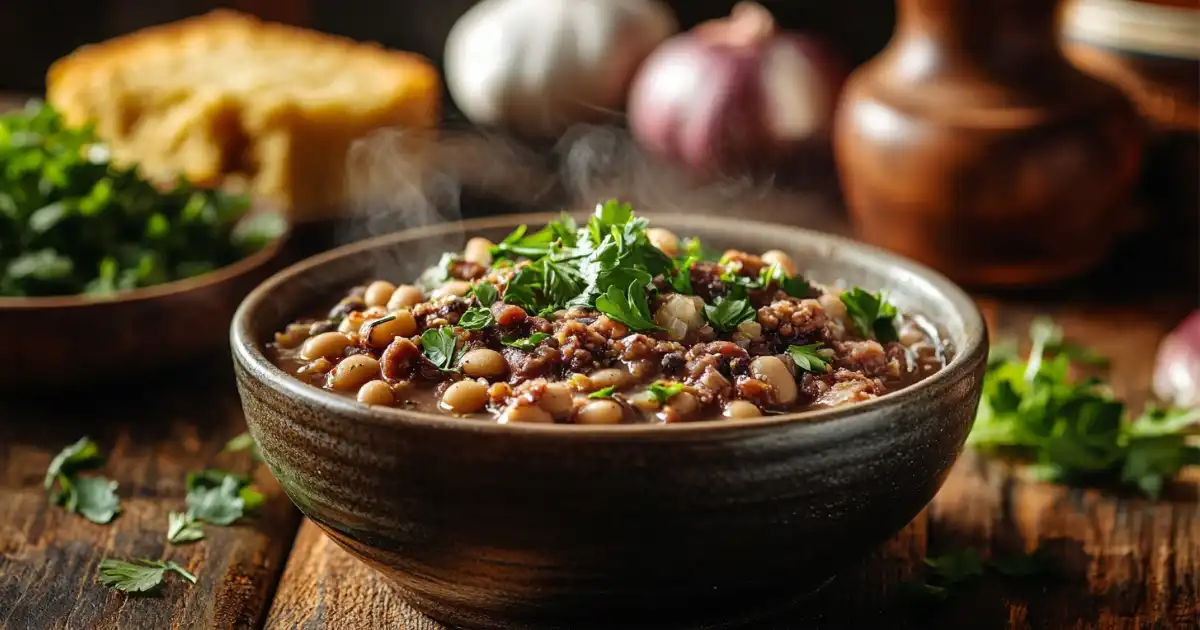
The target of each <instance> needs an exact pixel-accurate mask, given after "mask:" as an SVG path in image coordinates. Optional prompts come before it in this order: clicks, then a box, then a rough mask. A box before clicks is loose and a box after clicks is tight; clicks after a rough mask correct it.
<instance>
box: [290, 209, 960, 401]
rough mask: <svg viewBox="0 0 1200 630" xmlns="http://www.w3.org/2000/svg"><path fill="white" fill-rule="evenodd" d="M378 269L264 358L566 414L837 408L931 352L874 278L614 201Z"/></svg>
mask: <svg viewBox="0 0 1200 630" xmlns="http://www.w3.org/2000/svg"><path fill="white" fill-rule="evenodd" d="M393 280H397V279H375V280H373V281H371V282H369V283H367V284H365V285H363V286H358V287H354V288H352V289H350V290H349V292H348V293H347V294H346V295H345V297H344V298H342V299H341V301H339V302H338V303H337V304H336V305H334V306H333V308H332V309H331V310H330V311H329V312H328V313H326V314H323V315H322V316H319V317H312V318H307V319H302V320H300V321H296V322H294V323H292V324H289V325H288V326H287V327H286V329H285V330H283V331H281V332H278V333H276V334H275V339H274V342H273V343H270V344H269V354H270V355H271V359H272V361H273V362H274V363H275V364H276V365H277V366H279V367H280V368H282V369H284V370H285V371H287V372H289V373H292V374H294V375H296V376H297V377H298V378H300V379H302V380H304V381H306V382H308V383H311V384H312V385H314V386H317V387H322V388H324V389H327V390H330V391H333V392H337V393H340V394H343V395H346V396H353V397H356V398H357V400H358V401H359V402H361V403H364V404H367V405H378V406H391V407H403V408H408V409H418V410H423V411H433V410H440V411H442V412H444V413H446V414H452V415H456V416H468V417H477V418H480V419H485V420H494V421H496V422H500V423H509V422H541V423H564V424H622V423H647V422H649V423H675V422H690V421H697V420H715V419H720V418H726V419H733V420H736V419H742V418H753V417H758V416H762V415H767V414H779V413H791V412H796V411H803V410H807V409H819V408H829V407H837V406H841V405H847V404H853V403H856V402H859V401H864V400H869V399H872V398H876V397H878V396H882V395H884V394H886V393H888V392H890V391H894V390H896V389H900V388H903V387H906V386H908V385H911V384H912V383H915V382H917V381H919V380H921V379H923V378H925V377H927V376H929V375H930V374H933V373H934V372H937V371H938V370H940V369H942V367H943V366H944V365H945V362H946V357H945V354H946V348H945V347H944V344H943V343H942V342H941V341H940V339H939V336H938V335H937V332H936V329H935V328H934V327H933V326H931V325H930V324H929V323H928V322H927V321H924V320H923V318H921V317H919V316H910V315H907V314H903V313H899V312H898V311H897V309H896V308H895V307H894V306H893V305H892V304H890V303H889V302H888V301H887V296H886V295H884V294H881V293H872V292H869V291H866V290H864V289H862V288H859V287H850V288H842V287H839V286H836V285H822V284H818V283H816V282H813V281H811V280H810V279H807V278H804V277H802V276H801V275H800V274H798V270H797V263H796V261H793V260H792V259H791V257H790V256H789V255H788V254H786V253H784V252H782V251H778V250H772V251H768V252H763V253H761V254H758V255H754V254H750V253H746V252H741V251H735V250H729V251H725V252H724V253H723V254H714V253H711V252H709V251H707V250H706V249H705V248H704V246H703V245H702V244H701V243H700V242H699V241H698V240H696V239H682V238H679V237H678V236H676V235H675V234H673V233H671V232H670V231H667V230H665V229H662V228H656V227H650V226H649V224H648V221H647V220H646V219H644V218H641V217H638V216H636V215H635V214H634V212H633V210H632V208H630V207H629V205H628V204H622V203H619V202H616V201H609V202H606V203H602V204H600V205H598V206H597V208H596V212H595V213H594V214H593V215H592V216H591V217H590V218H589V220H588V222H587V223H586V224H585V225H582V226H578V225H576V223H575V221H574V220H573V219H572V218H571V217H570V216H568V215H566V214H564V215H563V216H562V217H561V218H560V219H558V220H555V221H552V222H551V223H550V224H549V225H547V226H545V227H544V228H542V229H540V230H537V231H531V230H529V229H528V228H527V227H526V226H521V227H520V228H518V229H517V230H515V231H514V232H513V233H512V234H510V235H509V236H508V237H507V238H505V239H504V240H503V241H501V242H500V243H492V242H490V241H488V240H487V239H484V238H472V239H471V240H470V241H468V242H467V244H466V247H465V249H464V250H463V251H462V252H458V253H448V254H445V255H443V257H442V259H441V261H440V262H439V263H438V264H437V265H436V266H434V267H432V268H430V269H428V270H427V271H426V272H425V273H424V274H422V275H421V277H420V278H419V279H417V280H416V281H415V282H413V284H400V285H399V286H397V285H396V284H394V283H393Z"/></svg>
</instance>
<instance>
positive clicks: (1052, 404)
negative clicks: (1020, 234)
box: [967, 319, 1200, 498]
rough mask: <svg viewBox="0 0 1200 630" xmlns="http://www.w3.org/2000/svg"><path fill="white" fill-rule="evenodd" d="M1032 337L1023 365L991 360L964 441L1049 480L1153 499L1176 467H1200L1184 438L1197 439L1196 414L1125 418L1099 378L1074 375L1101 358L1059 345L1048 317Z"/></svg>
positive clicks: (1154, 412) (1197, 450) (1153, 411)
mask: <svg viewBox="0 0 1200 630" xmlns="http://www.w3.org/2000/svg"><path fill="white" fill-rule="evenodd" d="M1030 337H1031V339H1032V348H1031V350H1030V353H1029V357H1028V359H1027V360H1025V361H1021V360H1020V359H1018V358H1016V357H1015V356H1013V355H1011V354H1009V355H1007V356H1006V355H1004V354H998V355H994V356H993V357H992V358H991V360H990V361H989V366H988V370H987V375H986V376H985V377H984V384H983V397H982V400H981V401H980V403H979V411H978V414H977V415H976V418H975V426H974V429H973V430H972V431H971V435H970V437H969V438H968V440H967V443H968V444H970V445H972V446H975V447H976V448H980V449H992V450H998V449H1004V450H1006V451H1009V452H1012V453H1015V454H1017V455H1019V456H1022V457H1024V458H1026V459H1029V460H1031V461H1033V462H1034V463H1035V465H1036V472H1037V473H1038V474H1039V476H1041V477H1042V478H1044V479H1047V480H1051V481H1059V482H1064V483H1079V484H1089V483H1114V482H1115V483H1119V484H1123V485H1128V486H1131V487H1135V488H1137V489H1139V490H1140V491H1142V492H1143V493H1144V494H1146V495H1147V496H1149V497H1152V498H1153V497H1157V496H1159V494H1160V493H1161V492H1162V489H1163V485H1164V484H1165V482H1166V481H1167V480H1169V479H1170V478H1171V477H1173V476H1174V475H1175V474H1176V473H1178V472H1179V470H1180V469H1181V468H1183V467H1184V466H1187V465H1192V464H1200V447H1198V446H1196V445H1195V444H1193V443H1191V442H1190V441H1189V440H1190V439H1191V438H1192V437H1193V436H1196V435H1200V409H1192V410H1181V409H1159V408H1155V407H1149V408H1147V409H1146V410H1145V411H1144V412H1143V413H1142V414H1141V415H1140V416H1137V417H1136V418H1133V419H1129V418H1128V417H1127V413H1126V409H1125V405H1124V403H1122V402H1121V401H1119V400H1116V399H1115V398H1114V397H1113V395H1112V392H1110V391H1109V390H1108V388H1106V387H1105V386H1104V384H1103V383H1102V382H1101V381H1100V380H1099V379H1098V378H1094V377H1092V378H1082V377H1079V376H1078V375H1077V374H1076V372H1077V371H1079V367H1080V364H1081V363H1083V364H1086V365H1091V366H1097V365H1103V364H1104V363H1105V362H1104V361H1103V360H1102V358H1100V357H1097V356H1096V355H1095V354H1094V353H1091V352H1088V351H1085V350H1082V349H1080V348H1078V347H1075V346H1072V345H1071V344H1069V343H1066V342H1064V340H1063V333H1062V329H1061V328H1059V327H1058V326H1056V325H1054V323H1053V322H1051V321H1050V320H1048V319H1038V320H1037V321H1035V322H1034V324H1033V326H1032V327H1031V329H1030ZM1002 348H1003V347H1002Z"/></svg>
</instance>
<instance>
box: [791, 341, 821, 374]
mask: <svg viewBox="0 0 1200 630" xmlns="http://www.w3.org/2000/svg"><path fill="white" fill-rule="evenodd" d="M822 345H823V344H820V343H810V344H808V345H805V346H788V355H790V356H791V357H792V361H794V362H795V363H796V367H797V368H799V369H801V370H804V371H805V372H825V371H827V370H828V369H829V360H828V359H826V358H825V356H824V355H822V354H821V347H822Z"/></svg>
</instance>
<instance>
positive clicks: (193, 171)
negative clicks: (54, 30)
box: [46, 10, 441, 220]
mask: <svg viewBox="0 0 1200 630" xmlns="http://www.w3.org/2000/svg"><path fill="white" fill-rule="evenodd" d="M46 85H47V90H46V91H47V100H48V101H49V102H50V104H51V105H53V106H54V107H55V108H57V109H58V110H59V111H61V112H62V114H63V116H64V117H65V119H66V121H67V122H68V123H70V124H83V123H85V122H88V121H91V122H93V123H94V124H95V125H96V132H97V134H98V135H99V136H100V137H101V138H102V139H104V140H105V141H107V142H108V143H109V145H110V147H111V150H112V155H113V158H114V159H115V160H117V161H121V162H125V163H135V162H136V163H138V164H140V165H141V167H142V169H143V172H144V174H145V175H147V176H148V177H151V178H154V179H164V180H166V179H172V178H174V177H175V176H177V175H179V174H181V175H184V176H186V177H187V178H189V179H191V180H193V181H196V182H198V183H201V184H206V185H218V184H221V183H224V182H228V181H231V180H239V179H243V178H244V179H245V180H246V181H247V182H248V184H249V188H250V192H252V193H253V194H255V195H256V196H258V197H261V198H264V199H268V200H270V201H272V202H275V203H278V204H280V205H281V206H282V207H283V208H285V209H287V210H289V211H290V212H291V213H292V215H293V217H294V218H296V219H299V220H304V219H307V218H314V217H316V216H319V215H322V214H327V213H331V212H335V211H337V210H338V209H339V207H341V206H342V205H343V202H344V199H345V197H346V190H345V184H344V180H345V178H346V168H345V161H346V152H347V149H348V148H349V147H350V145H351V143H352V142H353V141H354V140H355V139H357V138H360V137H363V136H365V135H367V134H368V133H370V132H371V131H373V130H376V129H379V128H382V127H400V128H407V129H421V130H425V129H430V128H432V127H434V126H435V125H436V123H437V119H438V116H439V111H440V107H441V102H440V100H441V81H440V78H439V76H438V73H437V70H436V69H435V68H434V67H433V65H432V64H431V63H430V62H429V61H428V60H426V59H425V58H423V57H420V56H418V55H415V54H411V53H405V52H397V51H391V50H386V49H384V48H382V47H380V46H379V45H377V44H367V43H358V42H355V41H352V40H349V39H345V38H341V37H335V36H331V35H326V34H323V33H318V32H315V31H309V30H305V29H301V28H295V27H291V26H285V25H282V24H274V23H267V22H263V21H261V20H258V19H256V18H254V17H250V16H247V15H244V14H241V13H237V12H233V11H229V10H217V11H214V12H212V13H209V14H207V15H202V16H199V17H195V18H189V19H186V20H182V21H180V22H175V23H172V24H166V25H163V26H156V27H152V28H148V29H144V30H142V31H138V32H135V33H131V34H129V35H125V36H122V37H118V38H116V39H112V40H109V41H107V42H103V43H100V44H94V45H90V46H85V47H83V48H80V49H79V50H77V51H75V52H74V53H72V54H70V55H69V56H67V57H65V58H63V59H60V60H59V61H57V62H55V63H54V64H53V65H52V66H51V68H50V70H49V73H48V75H47V80H46ZM410 144H414V143H410Z"/></svg>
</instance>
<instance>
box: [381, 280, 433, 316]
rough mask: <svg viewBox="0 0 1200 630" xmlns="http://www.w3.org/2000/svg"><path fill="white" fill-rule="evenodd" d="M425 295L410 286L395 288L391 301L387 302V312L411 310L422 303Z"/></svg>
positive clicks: (403, 285)
mask: <svg viewBox="0 0 1200 630" xmlns="http://www.w3.org/2000/svg"><path fill="white" fill-rule="evenodd" d="M424 300H425V294H424V293H423V292H422V291H421V290H420V289H418V288H417V287H414V286H413V285H411V284H402V285H400V286H398V287H396V291H395V292H393V293H392V299H390V300H388V303H387V308H388V310H389V311H398V310H400V309H402V308H411V307H413V306H416V305H418V304H420V303H421V302H423V301H424Z"/></svg>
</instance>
